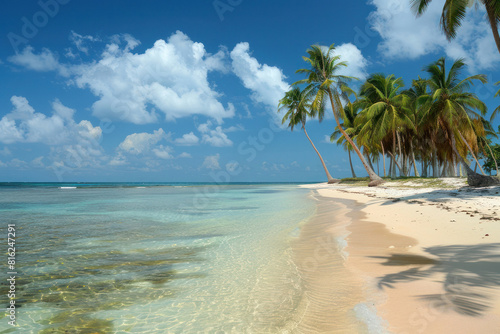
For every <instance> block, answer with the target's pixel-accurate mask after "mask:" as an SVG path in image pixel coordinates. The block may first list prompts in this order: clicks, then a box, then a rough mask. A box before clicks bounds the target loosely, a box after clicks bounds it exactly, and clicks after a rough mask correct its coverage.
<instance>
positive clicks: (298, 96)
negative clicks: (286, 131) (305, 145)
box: [278, 87, 340, 183]
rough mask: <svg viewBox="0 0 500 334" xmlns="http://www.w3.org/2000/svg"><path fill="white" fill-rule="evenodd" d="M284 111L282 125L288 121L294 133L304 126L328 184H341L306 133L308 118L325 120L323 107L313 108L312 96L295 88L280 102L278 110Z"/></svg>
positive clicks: (303, 128)
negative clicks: (300, 126)
mask: <svg viewBox="0 0 500 334" xmlns="http://www.w3.org/2000/svg"><path fill="white" fill-rule="evenodd" d="M283 109H285V110H286V113H285V115H284V116H283V121H282V123H283V124H285V122H287V121H288V127H289V128H290V129H291V130H292V131H293V128H294V127H295V126H296V125H298V124H300V125H302V130H304V133H305V135H306V137H307V139H309V142H310V143H311V145H312V147H313V148H314V150H315V151H316V154H318V157H319V159H320V160H321V164H322V165H323V168H324V169H325V173H326V177H327V179H328V183H338V182H340V180H338V179H334V178H333V177H332V176H331V175H330V172H329V171H328V168H327V167H326V165H325V162H324V161H323V158H322V157H321V154H319V152H318V150H317V149H316V146H314V143H313V142H312V140H311V138H310V137H309V135H308V134H307V131H306V120H307V117H316V116H317V117H318V119H319V121H320V122H321V121H322V120H323V116H324V107H323V105H316V108H312V105H311V95H310V94H308V92H307V91H306V90H300V88H298V87H295V88H293V89H291V90H289V91H288V92H286V93H285V96H284V97H283V98H282V99H281V100H280V102H279V106H278V110H283Z"/></svg>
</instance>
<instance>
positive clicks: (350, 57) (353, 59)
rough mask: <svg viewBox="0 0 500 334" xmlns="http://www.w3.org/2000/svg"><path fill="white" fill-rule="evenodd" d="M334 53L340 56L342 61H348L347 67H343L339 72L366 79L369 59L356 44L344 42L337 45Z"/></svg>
mask: <svg viewBox="0 0 500 334" xmlns="http://www.w3.org/2000/svg"><path fill="white" fill-rule="evenodd" d="M333 53H334V54H335V55H339V56H340V61H345V62H347V67H343V68H341V69H340V70H339V72H338V74H341V75H347V76H351V77H356V78H359V79H361V80H363V79H366V77H367V72H366V67H367V66H368V61H367V60H366V58H365V57H364V56H363V54H362V53H361V50H360V49H358V48H357V47H356V46H355V45H354V44H351V43H344V44H341V45H339V46H336V47H335V50H334V52H333Z"/></svg>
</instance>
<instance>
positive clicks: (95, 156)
mask: <svg viewBox="0 0 500 334" xmlns="http://www.w3.org/2000/svg"><path fill="white" fill-rule="evenodd" d="M11 103H12V105H13V109H12V111H11V112H10V113H7V114H6V115H5V116H3V117H2V119H0V142H2V143H4V144H13V143H42V144H46V145H49V146H50V154H49V157H48V159H49V160H51V161H52V163H51V164H50V166H52V167H54V166H57V167H60V168H63V167H68V168H77V167H85V166H90V165H92V166H98V165H99V164H100V161H101V160H102V158H103V149H102V147H101V145H100V139H101V136H102V129H101V128H100V127H99V126H93V125H92V123H91V122H89V121H87V120H82V121H80V122H78V123H77V122H76V121H75V120H74V119H73V115H74V113H75V110H73V109H71V108H69V107H66V106H65V105H63V104H62V103H61V101H59V100H57V99H56V100H55V101H54V102H53V103H52V115H51V116H47V115H45V114H43V113H39V112H36V111H35V109H34V108H33V107H32V106H31V105H30V104H29V102H28V100H27V99H26V98H25V97H22V96H12V97H11ZM43 160H44V157H38V158H36V159H34V160H33V161H32V166H34V167H43V166H45V164H44V163H43ZM11 165H12V164H11ZM12 166H14V167H15V165H12ZM16 166H17V165H16Z"/></svg>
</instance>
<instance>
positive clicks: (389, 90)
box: [357, 73, 414, 177]
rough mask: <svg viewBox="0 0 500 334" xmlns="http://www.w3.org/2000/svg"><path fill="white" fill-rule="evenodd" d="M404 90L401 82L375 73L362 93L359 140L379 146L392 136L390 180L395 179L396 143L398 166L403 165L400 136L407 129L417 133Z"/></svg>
mask: <svg viewBox="0 0 500 334" xmlns="http://www.w3.org/2000/svg"><path fill="white" fill-rule="evenodd" d="M403 86H404V83H403V80H402V79H401V78H396V77H395V76H394V75H389V76H384V75H383V74H380V73H376V74H372V75H371V76H370V77H369V78H368V79H367V80H366V82H365V83H364V84H363V86H361V91H360V96H362V97H363V100H362V102H360V103H361V105H362V106H363V111H362V115H361V117H359V118H358V124H357V125H359V126H360V131H359V132H360V137H361V138H365V139H368V138H369V140H370V141H373V142H376V143H378V142H380V141H381V140H383V139H384V137H386V136H388V135H391V136H392V156H393V158H392V159H391V174H392V175H391V177H395V176H396V166H395V165H396V154H397V153H396V143H398V147H399V158H400V164H399V165H400V166H402V165H403V164H402V161H403V160H402V159H403V152H402V150H401V136H400V133H401V132H402V131H404V130H405V129H407V128H409V129H414V126H413V122H412V120H411V111H410V109H409V108H408V102H407V100H408V96H407V95H405V94H402V88H403Z"/></svg>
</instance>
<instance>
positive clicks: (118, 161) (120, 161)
mask: <svg viewBox="0 0 500 334" xmlns="http://www.w3.org/2000/svg"><path fill="white" fill-rule="evenodd" d="M127 163H128V162H127V158H126V157H125V156H124V155H123V152H118V154H117V155H116V156H115V157H114V158H113V159H112V160H111V161H110V162H109V163H108V164H109V165H110V166H123V165H126V164H127Z"/></svg>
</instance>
